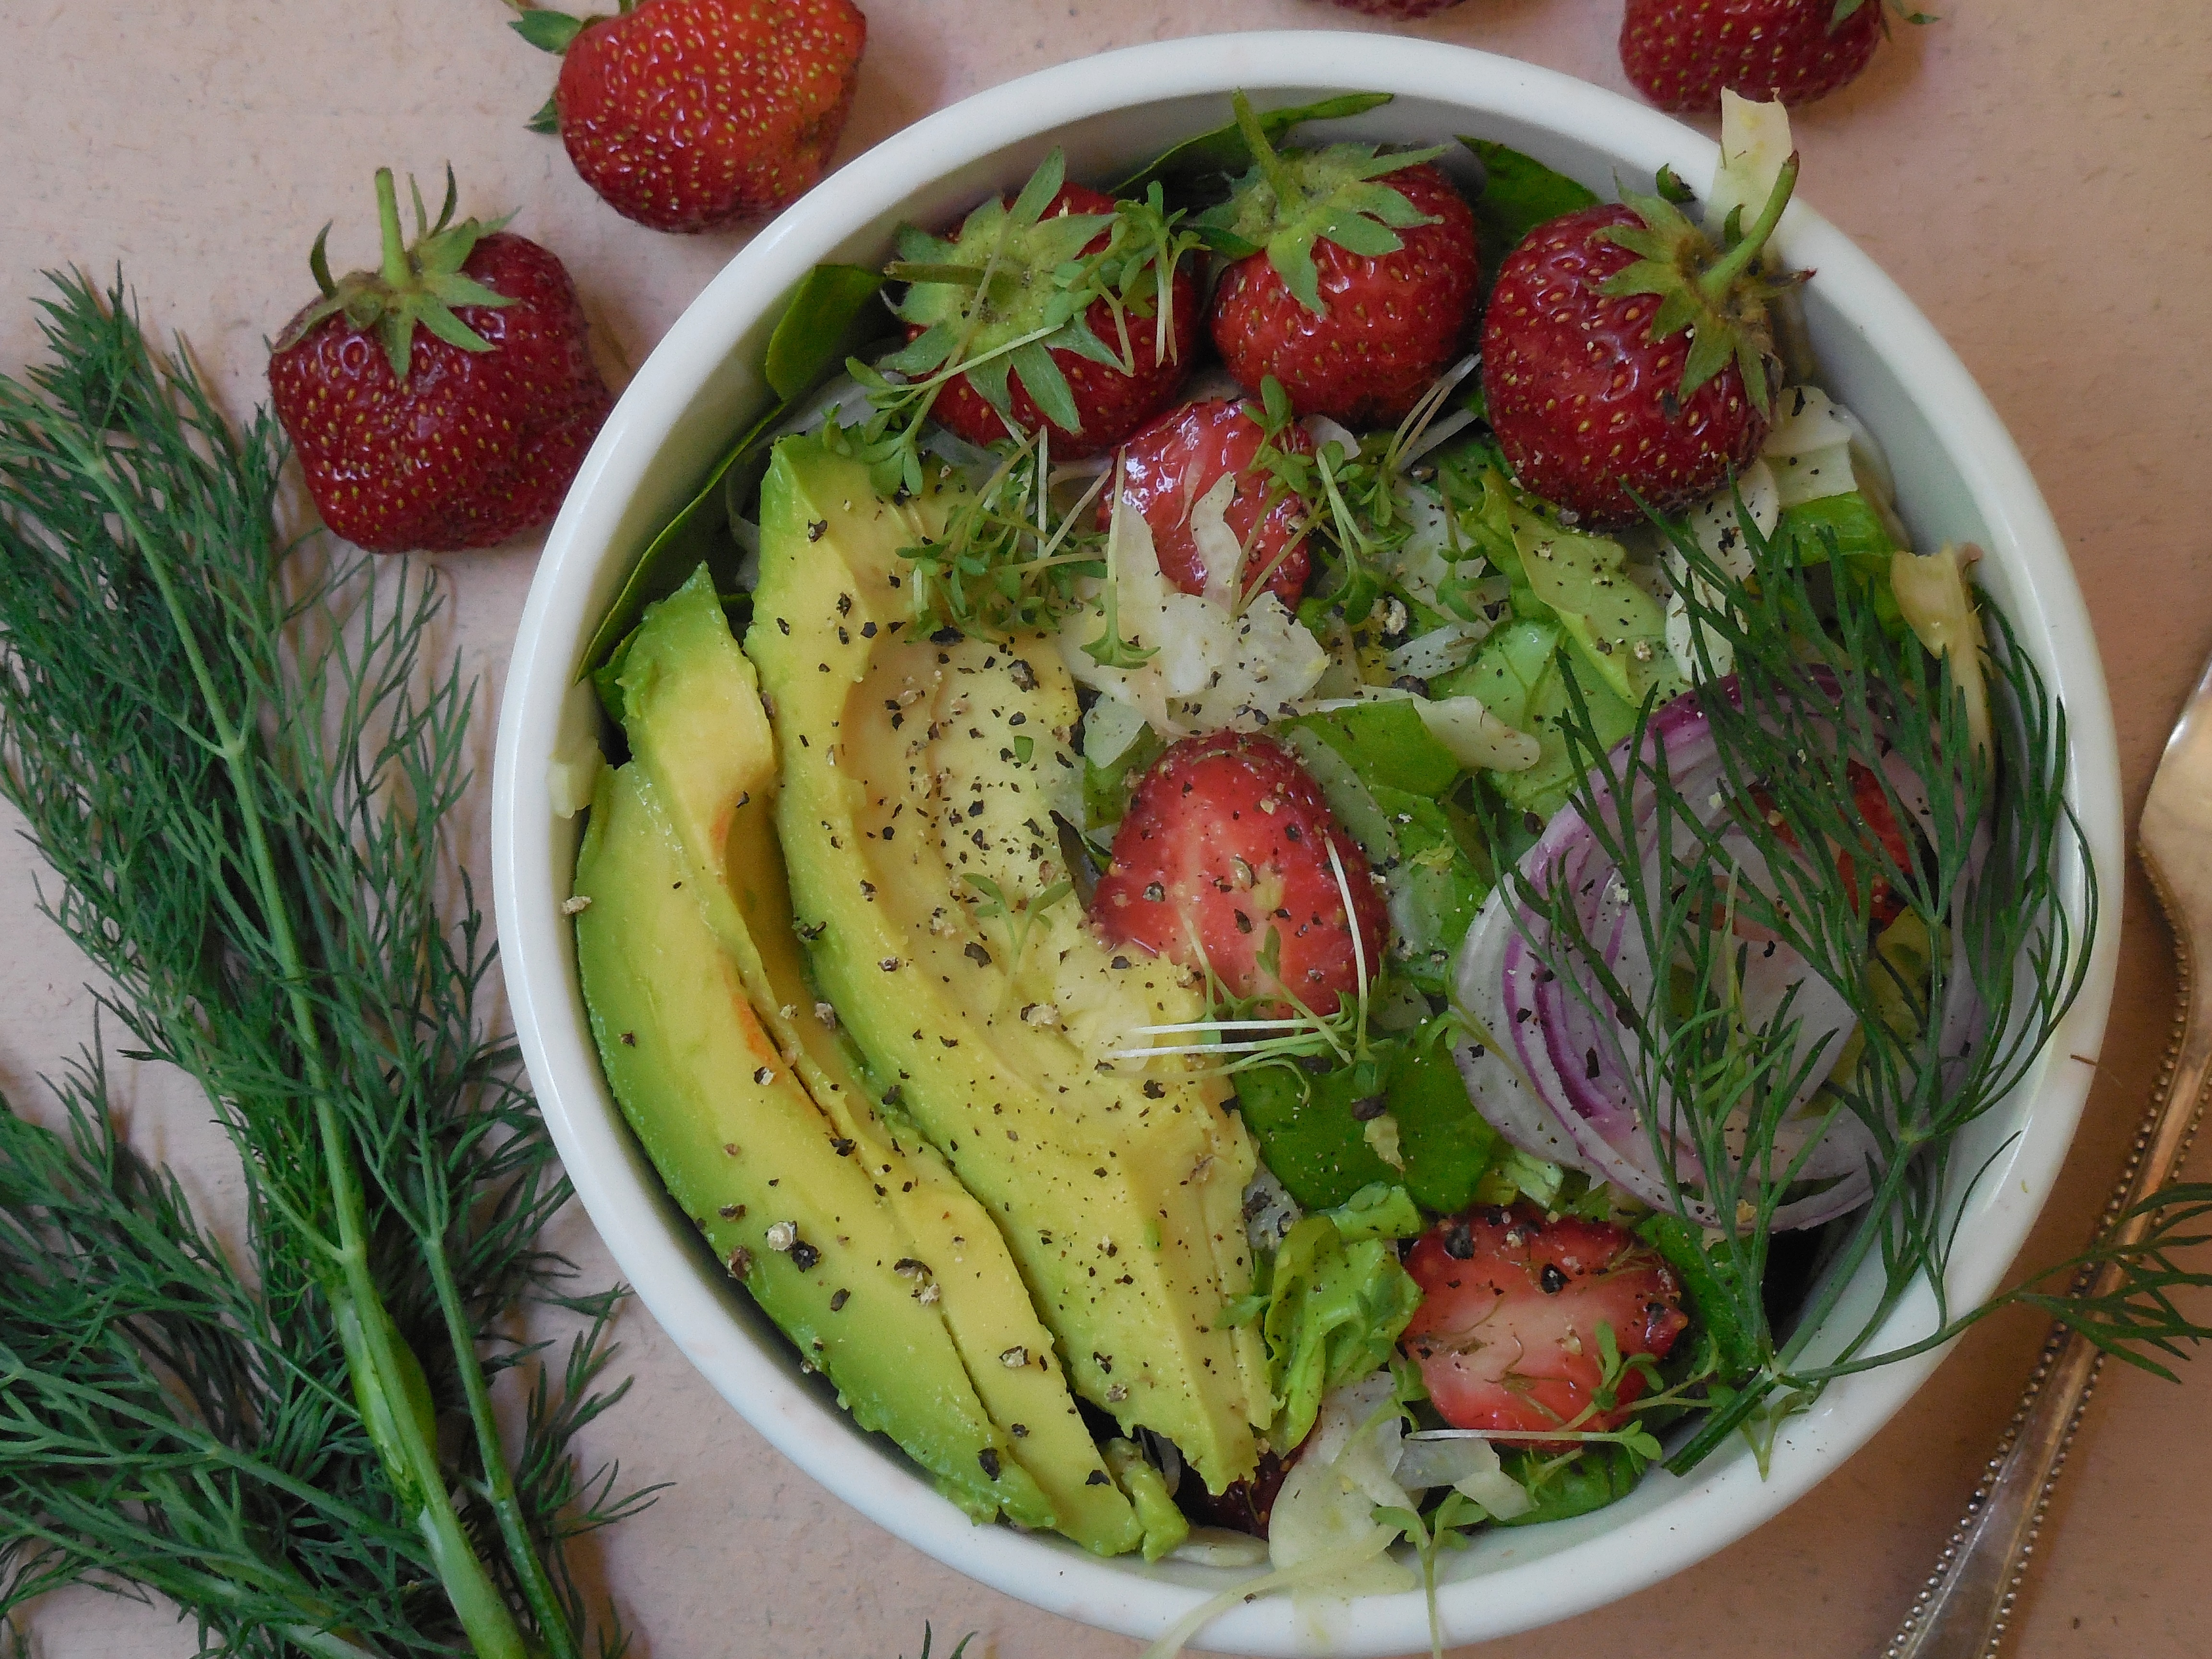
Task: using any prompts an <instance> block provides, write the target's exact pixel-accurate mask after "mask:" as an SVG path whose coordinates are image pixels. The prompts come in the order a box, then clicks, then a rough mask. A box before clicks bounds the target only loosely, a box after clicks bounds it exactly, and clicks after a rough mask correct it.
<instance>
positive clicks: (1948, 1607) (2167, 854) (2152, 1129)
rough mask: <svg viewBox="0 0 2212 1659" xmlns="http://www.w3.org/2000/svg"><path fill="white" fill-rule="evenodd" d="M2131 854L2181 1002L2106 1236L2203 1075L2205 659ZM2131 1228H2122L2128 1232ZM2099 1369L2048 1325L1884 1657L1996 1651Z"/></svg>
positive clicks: (2169, 1155) (2088, 1279)
mask: <svg viewBox="0 0 2212 1659" xmlns="http://www.w3.org/2000/svg"><path fill="white" fill-rule="evenodd" d="M2136 845H2137V849H2138V850H2139V851H2140V852H2141V854H2142V861H2143V868H2144V870H2145V871H2146V872H2148V875H2149V877H2150V882H2151V887H2152V889H2153V890H2154V891H2155V892H2156V893H2157V895H2158V900H2159V903H2160V906H2161V907H2162V908H2164V910H2165V912H2166V921H2167V922H2168V923H2169V925H2170V926H2171V927H2172V930H2173V945H2174V954H2175V957H2176V958H2177V961H2178V963H2179V976H2180V981H2181V984H2180V994H2181V1006H2180V1009H2179V1012H2178V1013H2177V1014H2176V1016H2175V1018H2174V1028H2173V1039H2172V1042H2171V1043H2170V1044H2169V1045H2168V1046H2167V1048H2166V1065H2165V1067H2164V1069H2163V1070H2162V1072H2161V1073H2160V1077H2159V1085H2158V1087H2157V1089H2156V1090H2155V1091H2154V1092H2153V1094H2152V1096H2151V1103H2150V1108H2149V1109H2148V1111H2147V1112H2146V1113H2145V1114H2144V1115H2143V1121H2142V1128H2141V1129H2139V1130H2138V1131H2137V1132H2136V1139H2135V1146H2134V1147H2133V1148H2132V1149H2131V1150H2130V1152H2129V1154H2128V1162H2127V1167H2126V1168H2125V1169H2124V1170H2121V1172H2120V1179H2119V1183H2118V1186H2116V1187H2115V1188H2113V1189H2112V1200H2111V1202H2109V1203H2108V1204H2106V1206H2105V1214H2104V1218H2103V1222H2102V1226H2103V1227H2106V1228H2109V1227H2110V1226H2111V1225H2112V1222H2113V1220H2114V1218H2116V1217H2117V1216H2118V1215H2119V1214H2120V1213H2121V1212H2123V1211H2124V1210H2125V1209H2126V1208H2127V1207H2128V1206H2130V1205H2131V1204H2133V1203H2135V1202H2136V1200H2139V1199H2142V1198H2144V1197H2147V1196H2148V1194H2150V1193H2151V1192H2152V1191H2154V1189H2155V1188H2159V1187H2160V1186H2162V1185H2164V1184H2165V1183H2166V1181H2167V1180H2169V1179H2170V1178H2171V1177H2172V1176H2173V1174H2174V1172H2175V1171H2176V1170H2179V1168H2180V1167H2181V1162H2182V1160H2183V1158H2185V1157H2187V1156H2188V1153H2189V1143H2190V1141H2191V1139H2194V1138H2195V1136H2196V1133H2197V1119H2198V1117H2199V1115H2201V1113H2202V1111H2203V1094H2204V1085H2205V1082H2206V1079H2207V1075H2208V1073H2212V997H2204V996H2199V995H2198V994H2197V987H2198V982H2199V976H2200V975H2201V974H2202V972H2203V969H2205V967H2206V966H2207V964H2208V961H2212V663H2208V664H2207V665H2205V670H2204V673H2203V676H2202V678H2199V679H2198V681H2197V690H2196V691H2195V692H2194V693H2193V694H2192V695H2191V697H2190V700H2189V706H2188V707H2187V708H2185V709H2184V710H2183V711H2182V715H2181V720H2180V721H2179V724H2177V725H2176V726H2174V728H2173V735H2172V737H2171V738H2167V739H2166V755H2165V757H2164V758H2163V759H2161V760H2160V762H2159V767H2158V775H2156V776H2155V777H2154V778H2153V779H2152V780H2151V786H2150V797H2149V799H2148V800H2147V801H2146V802H2145V803H2144V804H2143V815H2142V823H2141V825H2140V827H2139V829H2138V832H2137V836H2136ZM2143 1225H2144V1224H2143V1222H2142V1220H2141V1219H2140V1218H2138V1219H2136V1220H2134V1221H2131V1222H2130V1224H2129V1231H2130V1234H2136V1235H2139V1234H2140V1233H2141V1231H2142V1227H2143ZM2100 1281H2101V1282H2100ZM2117 1285H2118V1269H2117V1268H2113V1267H2106V1269H2104V1270H2103V1272H2102V1273H2094V1272H2091V1273H2085V1274H2084V1275H2083V1277H2082V1278H2081V1279H2080V1280H2078V1281H2076V1283H2075V1293H2076V1294H2077V1295H2078V1294H2081V1293H2082V1292H2083V1291H2089V1290H2091V1289H2096V1290H2100V1291H2102V1290H2110V1289H2112V1288H2115V1287H2116V1286H2117ZM2103 1359H2104V1355H2103V1354H2102V1352H2100V1351H2099V1350H2098V1348H2097V1347H2096V1346H2095V1345H2094V1344H2093V1343H2091V1342H2089V1341H2087V1340H2086V1339H2084V1338H2082V1337H2080V1336H2076V1335H2075V1334H2074V1333H2072V1332H2071V1331H2069V1330H2068V1329H2067V1328H2065V1327H2064V1326H2063V1325H2055V1326H2053V1327H2052V1328H2051V1338H2050V1340H2048V1341H2047V1342H2045V1344H2044V1345H2043V1352H2042V1355H2041V1357H2040V1358H2039V1359H2038V1360H2037V1361H2036V1366H2035V1372H2034V1375H2033V1376H2030V1377H2029V1378H2028V1380H2027V1389H2026V1391H2025V1392H2024V1393H2022V1395H2021V1400H2020V1407H2019V1409H2018V1410H2017V1411H2015V1412H2014V1413H2013V1417H2012V1422H2011V1423H2010V1425H2008V1426H2007V1428H2006V1430H2005V1432H2004V1437H2003V1438H2002V1440H2000V1441H1999V1442H1998V1443H1997V1449H1996V1455H1995V1456H1994V1457H1992V1458H1990V1462H1989V1466H1988V1468H1986V1469H1985V1470H1984V1473H1983V1475H1982V1481H1981V1485H1980V1486H1978V1487H1977V1488H1976V1490H1975V1492H1974V1495H1973V1498H1972V1500H1971V1501H1970V1502H1969V1503H1968V1504H1967V1505H1966V1516H1965V1517H1964V1518H1963V1519H1961V1520H1960V1522H1959V1525H1958V1528H1957V1530H1956V1531H1954V1533H1953V1534H1951V1541H1950V1542H1949V1544H1948V1545H1947V1546H1946V1547H1945V1548H1944V1551H1943V1557H1942V1560H1941V1561H1939V1562H1938V1563H1937V1564H1936V1571H1935V1572H1934V1573H1933V1574H1932V1575H1930V1576H1929V1580H1928V1582H1927V1583H1926V1584H1925V1585H1924V1586H1923V1587H1922V1589H1921V1591H1920V1595H1919V1596H1918V1598H1917V1600H1916V1601H1914V1602H1913V1605H1912V1611H1911V1613H1909V1614H1907V1615H1906V1617H1905V1625H1904V1627H1903V1628H1902V1629H1900V1630H1899V1632H1898V1633H1897V1635H1896V1637H1895V1638H1893V1640H1892V1641H1891V1643H1890V1644H1889V1648H1888V1650H1887V1656H1886V1659H1990V1655H1992V1654H1994V1653H1995V1652H1996V1649H1997V1644H1999V1643H2000V1642H2002V1640H2003V1639H2004V1633H2005V1626H2006V1621H2007V1620H2008V1619H2009V1618H2010V1616H2011V1613H2012V1607H2013V1601H2014V1598H2015V1596H2016V1595H2018V1594H2019V1593H2020V1584H2021V1578H2022V1577H2023V1576H2024V1575H2025V1574H2026V1572H2027V1559H2028V1555H2029V1553H2030V1552H2031V1551H2032V1550H2033V1548H2034V1547H2035V1538H2036V1533H2037V1531H2038V1529H2039V1528H2040V1527H2041V1526H2042V1524H2043V1514H2044V1510H2045V1507H2046V1506H2047V1505H2048V1504H2049V1503H2050V1501H2051V1488H2052V1487H2053V1486H2056V1485H2057V1480H2058V1472H2059V1470H2060V1469H2062V1468H2064V1467H2065V1463H2066V1450H2067V1448H2068V1447H2069V1445H2071V1444H2072V1443H2073V1440H2074V1431H2075V1429H2076V1428H2078V1427H2079V1426H2080V1425H2081V1414H2082V1412H2083V1410H2084V1409H2085V1408H2086V1407H2087V1405H2088V1403H2089V1391H2090V1389H2092V1388H2093V1386H2094V1385H2095V1383H2096V1381H2097V1372H2098V1369H2099V1367H2100V1364H2102V1362H2103Z"/></svg>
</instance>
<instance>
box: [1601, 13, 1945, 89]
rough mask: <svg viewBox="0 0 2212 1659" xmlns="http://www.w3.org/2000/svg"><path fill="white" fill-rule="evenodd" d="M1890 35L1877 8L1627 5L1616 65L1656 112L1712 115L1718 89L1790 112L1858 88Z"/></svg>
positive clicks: (1908, 16)
mask: <svg viewBox="0 0 2212 1659" xmlns="http://www.w3.org/2000/svg"><path fill="white" fill-rule="evenodd" d="M1903 15H1904V16H1905V21H1908V22H1913V23H1925V22H1927V21H1929V18H1928V17H1926V16H1925V15H1923V14H1921V13H1919V12H1906V13H1904V14H1903ZM1888 32H1889V20H1888V17H1887V15H1886V14H1885V11H1884V0H1628V3H1627V6H1626V9H1625V10H1624V11H1623V13H1622V15H1621V20H1620V64H1621V67H1622V68H1623V69H1625V70H1627V72H1628V78H1629V81H1630V82H1632V84H1633V85H1634V86H1635V88H1636V89H1637V90H1638V91H1639V92H1641V93H1642V94H1644V96H1645V97H1646V98H1649V99H1650V100H1651V101H1652V102H1653V103H1655V104H1656V105H1658V106H1659V107H1660V108H1662V109H1671V110H1692V111H1702V112H1706V113H1711V112H1713V111H1715V110H1717V109H1718V108H1719V107H1720V98H1721V92H1722V90H1723V88H1726V89H1727V90H1729V91H1730V92H1734V93H1736V94H1739V95H1741V96H1742V97H1745V98H1750V99H1754V100H1759V101H1760V102H1772V101H1774V100H1780V101H1781V102H1783V103H1784V104H1788V105H1790V106H1796V105H1799V104H1809V103H1811V102H1812V101H1813V100H1814V99H1816V98H1825V97H1826V96H1827V95H1828V94H1830V93H1832V92H1833V91H1835V90H1836V89H1837V88H1839V87H1842V86H1844V85H1846V84H1848V83H1849V82H1851V81H1854V80H1856V79H1857V77H1858V75H1859V72H1860V71H1861V70H1863V69H1865V68H1866V66H1867V64H1868V63H1869V60H1870V59H1872V58H1873V57H1874V51H1875V46H1879V45H1880V44H1881V40H1882V37H1883V36H1884V35H1886V34H1887V33H1888Z"/></svg>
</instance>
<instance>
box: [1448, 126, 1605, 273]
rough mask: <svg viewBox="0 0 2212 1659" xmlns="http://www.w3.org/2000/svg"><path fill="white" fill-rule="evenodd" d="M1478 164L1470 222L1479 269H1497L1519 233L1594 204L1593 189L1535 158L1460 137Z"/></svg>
mask: <svg viewBox="0 0 2212 1659" xmlns="http://www.w3.org/2000/svg"><path fill="white" fill-rule="evenodd" d="M1460 143H1462V144H1465V145H1466V146H1467V147H1468V149H1471V150H1473V151H1474V154H1475V156H1476V158H1477V159H1478V160H1480V161H1481V163H1482V171H1483V175H1484V182H1483V186H1482V194H1481V195H1480V196H1478V197H1475V200H1474V222H1475V226H1476V228H1477V230H1478V232H1479V233H1480V241H1481V245H1482V268H1483V270H1485V271H1487V272H1492V273H1495V272H1496V270H1498V262H1499V261H1500V260H1501V259H1503V258H1504V257H1505V256H1506V255H1507V254H1509V253H1510V252H1512V251H1513V249H1514V247H1515V246H1516V244H1518V243H1519V241H1520V240H1521V239H1522V237H1523V236H1526V235H1527V234H1528V233H1529V232H1530V231H1532V230H1534V228H1536V227H1537V226H1538V225H1541V224H1542V223H1543V222H1545V221H1546V220H1547V219H1556V218H1558V217H1559V216H1560V215H1561V214H1563V213H1572V212H1574V211H1575V210H1577V209H1578V208H1586V207H1589V206H1591V205H1593V204H1595V202H1596V201H1597V199H1598V197H1597V194H1596V192H1595V191H1591V190H1589V188H1587V187H1586V186H1584V185H1579V184H1577V183H1576V182H1575V181H1574V180H1573V179H1570V178H1568V177H1567V175H1566V174H1565V173H1555V172H1553V170H1552V169H1551V168H1550V167H1546V166H1545V165H1544V164H1543V163H1542V162H1541V161H1537V160H1536V159H1535V158H1534V156H1529V155H1522V153H1521V152H1520V151H1519V150H1517V149H1510V148H1508V147H1507V146H1506V145H1504V144H1499V143H1492V141H1491V140H1489V139H1487V138H1467V137H1462V139H1461V140H1460Z"/></svg>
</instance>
